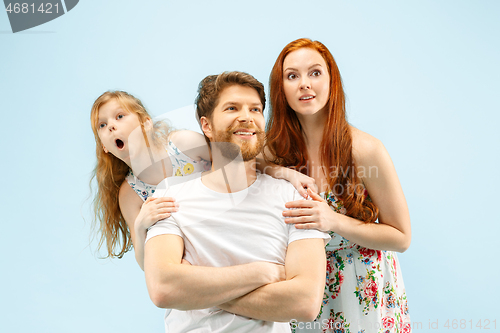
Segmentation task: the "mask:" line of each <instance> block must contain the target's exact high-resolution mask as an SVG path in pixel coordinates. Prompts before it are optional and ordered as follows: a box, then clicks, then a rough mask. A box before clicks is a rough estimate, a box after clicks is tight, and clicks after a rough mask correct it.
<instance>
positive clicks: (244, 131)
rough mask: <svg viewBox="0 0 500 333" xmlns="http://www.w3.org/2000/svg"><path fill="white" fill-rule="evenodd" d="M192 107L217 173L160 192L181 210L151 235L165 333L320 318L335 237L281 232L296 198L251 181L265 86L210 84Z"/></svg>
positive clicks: (236, 81) (235, 76) (255, 177)
mask: <svg viewBox="0 0 500 333" xmlns="http://www.w3.org/2000/svg"><path fill="white" fill-rule="evenodd" d="M196 104H197V114H198V118H199V121H200V125H201V128H202V130H203V132H204V134H205V138H206V140H207V142H210V144H211V155H212V170H211V171H208V172H205V173H202V174H198V175H191V176H189V177H174V178H168V179H165V180H164V181H163V182H162V183H160V184H159V185H158V187H157V190H156V193H155V195H156V196H171V197H174V198H176V202H177V203H179V206H180V207H179V211H178V212H175V213H173V214H172V216H171V217H170V218H168V219H166V220H163V221H159V222H158V223H156V224H155V225H154V226H153V227H151V229H150V230H149V231H148V235H147V239H146V246H145V263H144V264H145V265H144V271H145V275H146V283H147V286H148V291H149V294H150V297H151V299H152V300H153V302H154V303H155V305H157V306H158V307H163V308H168V309H169V310H167V313H166V316H165V326H166V331H167V332H175V333H177V332H190V331H193V332H290V327H289V324H288V321H290V320H291V319H296V320H298V321H311V320H313V319H314V318H315V317H316V316H317V314H318V312H319V309H320V303H321V300H322V297H323V289H324V279H325V266H326V263H325V251H324V245H325V242H324V241H325V239H326V240H328V239H329V236H328V235H326V234H325V233H322V232H319V231H317V230H303V229H302V230H299V229H296V228H295V227H294V226H292V225H287V224H285V222H284V218H283V216H282V212H283V210H285V203H286V202H288V201H293V200H296V199H298V198H299V197H300V195H299V194H298V192H296V190H295V189H294V188H293V186H292V185H291V184H289V183H287V182H286V181H283V180H278V179H274V178H272V177H269V176H267V175H263V174H258V173H256V171H255V163H256V156H257V155H258V154H259V153H260V152H261V151H262V146H263V143H264V125H265V124H264V123H265V121H264V115H263V110H264V106H265V95H264V87H263V86H262V84H261V83H260V82H259V81H257V80H256V79H255V78H253V77H252V76H251V75H248V74H246V73H241V72H226V73H223V74H220V75H212V76H208V77H207V78H205V79H204V80H203V81H202V82H201V83H200V87H199V94H198V97H197V102H196ZM167 183H168V184H167ZM167 185H168V186H167ZM183 256H184V258H185V259H186V260H187V261H188V262H190V263H191V264H192V266H191V265H183V264H181V261H182V259H183ZM283 265H284V267H283ZM285 272H286V274H285Z"/></svg>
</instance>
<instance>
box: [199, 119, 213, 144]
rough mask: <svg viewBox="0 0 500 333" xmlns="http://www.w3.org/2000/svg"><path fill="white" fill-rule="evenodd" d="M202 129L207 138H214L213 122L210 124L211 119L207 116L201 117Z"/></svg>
mask: <svg viewBox="0 0 500 333" xmlns="http://www.w3.org/2000/svg"><path fill="white" fill-rule="evenodd" d="M200 124H201V130H202V131H203V133H205V135H206V136H207V138H209V139H212V124H210V120H208V118H207V117H201V118H200Z"/></svg>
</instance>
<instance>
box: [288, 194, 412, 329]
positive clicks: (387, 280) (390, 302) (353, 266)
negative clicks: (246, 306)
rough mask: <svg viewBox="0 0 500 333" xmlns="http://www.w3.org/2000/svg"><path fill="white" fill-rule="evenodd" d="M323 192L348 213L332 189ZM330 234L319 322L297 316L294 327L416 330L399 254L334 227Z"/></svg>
mask: <svg viewBox="0 0 500 333" xmlns="http://www.w3.org/2000/svg"><path fill="white" fill-rule="evenodd" d="M323 197H324V199H325V200H326V201H327V202H328V203H329V204H330V206H331V207H332V209H333V210H335V211H336V212H337V213H340V214H345V213H346V210H345V208H344V207H343V205H342V203H341V201H339V200H338V199H337V198H336V197H335V196H334V195H333V194H332V193H331V192H327V193H325V194H323ZM330 236H331V237H332V239H331V240H330V242H329V243H328V244H327V246H326V260H327V268H326V285H325V294H324V295H323V303H322V305H321V311H320V313H319V315H318V317H317V318H316V320H315V321H314V322H308V323H297V322H291V327H292V332H295V333H299V332H335V333H386V332H387V333H389V332H390V333H399V332H404V333H408V332H411V323H410V315H409V312H408V303H407V299H406V292H405V287H404V283H403V277H402V275H401V270H400V267H399V262H398V259H397V257H396V254H395V253H394V252H392V251H379V250H372V249H368V248H365V247H362V246H359V245H357V244H355V243H353V242H350V241H349V240H347V239H345V238H344V237H342V236H340V235H338V234H336V233H334V232H330Z"/></svg>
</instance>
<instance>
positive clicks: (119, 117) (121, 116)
mask: <svg viewBox="0 0 500 333" xmlns="http://www.w3.org/2000/svg"><path fill="white" fill-rule="evenodd" d="M123 117H124V115H122V114H119V115H118V117H116V119H122V118H123Z"/></svg>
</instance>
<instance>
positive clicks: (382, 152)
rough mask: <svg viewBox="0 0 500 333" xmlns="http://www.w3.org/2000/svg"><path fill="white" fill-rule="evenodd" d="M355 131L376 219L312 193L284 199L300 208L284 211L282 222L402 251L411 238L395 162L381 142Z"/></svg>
mask: <svg viewBox="0 0 500 333" xmlns="http://www.w3.org/2000/svg"><path fill="white" fill-rule="evenodd" d="M355 131H356V132H357V133H356V135H354V133H353V153H354V157H355V160H356V161H357V164H358V168H359V169H358V171H359V172H360V173H362V174H364V177H362V180H363V182H364V184H365V186H366V189H367V191H368V193H369V194H370V198H371V199H372V201H373V203H374V204H375V205H376V206H377V207H378V208H379V217H378V221H379V223H365V222H363V221H360V220H357V219H354V218H351V217H348V216H345V215H342V214H338V213H336V212H334V211H333V210H332V209H331V208H330V207H329V206H328V204H327V203H326V202H325V201H324V200H323V199H322V198H321V197H319V196H318V195H316V194H311V197H312V198H313V200H312V201H304V200H302V202H300V201H292V202H289V203H287V205H286V207H287V208H299V209H293V210H288V211H284V212H283V215H284V216H286V217H287V218H286V219H285V222H287V223H295V224H296V227H297V228H299V229H302V228H314V229H319V230H322V231H334V232H336V233H337V234H339V235H341V236H343V237H344V238H346V239H348V240H350V241H352V242H354V243H356V244H359V245H361V246H364V247H367V248H371V249H375V250H392V251H398V252H404V251H406V250H407V249H408V247H409V246H410V242H411V224H410V214H409V211H408V206H407V204H406V199H405V197H404V194H403V189H402V188H401V184H400V182H399V179H398V176H397V173H396V169H395V168H394V164H393V163H392V160H391V158H390V156H389V153H388V152H387V150H386V149H385V147H384V145H383V144H382V142H380V141H379V140H378V139H376V138H374V137H372V136H370V135H368V134H366V133H363V132H361V131H359V130H355ZM360 132H361V133H360ZM354 139H356V140H354Z"/></svg>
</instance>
